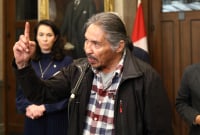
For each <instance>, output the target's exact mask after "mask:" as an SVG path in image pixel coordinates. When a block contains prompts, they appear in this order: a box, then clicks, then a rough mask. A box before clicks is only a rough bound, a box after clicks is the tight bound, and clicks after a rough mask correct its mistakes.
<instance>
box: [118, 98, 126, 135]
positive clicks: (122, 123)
mask: <svg viewBox="0 0 200 135" xmlns="http://www.w3.org/2000/svg"><path fill="white" fill-rule="evenodd" d="M123 109H124V105H123V101H122V100H121V99H120V101H119V117H120V125H121V133H122V135H126V130H125V127H124V115H123V114H124V110H123Z"/></svg>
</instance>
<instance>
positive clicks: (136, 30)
mask: <svg viewBox="0 0 200 135" xmlns="http://www.w3.org/2000/svg"><path fill="white" fill-rule="evenodd" d="M143 37H146V31H145V24H144V15H143V10H142V4H141V3H139V6H138V9H137V13H136V17H135V22H134V26H133V33H132V41H133V42H136V41H138V40H140V39H141V38H143Z"/></svg>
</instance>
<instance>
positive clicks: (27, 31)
mask: <svg viewBox="0 0 200 135" xmlns="http://www.w3.org/2000/svg"><path fill="white" fill-rule="evenodd" d="M29 35H30V24H29V22H26V23H25V29H24V36H25V37H26V39H27V40H29V39H30V36H29Z"/></svg>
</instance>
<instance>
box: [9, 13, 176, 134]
mask: <svg viewBox="0 0 200 135" xmlns="http://www.w3.org/2000/svg"><path fill="white" fill-rule="evenodd" d="M84 36H85V44H84V50H85V53H86V56H87V57H86V58H84V59H78V60H76V61H75V62H74V63H73V64H71V65H70V66H69V67H68V68H64V69H63V70H62V71H61V72H60V73H58V74H57V75H56V76H54V77H53V78H51V79H50V80H46V81H42V80H40V79H39V78H37V76H36V75H35V73H34V71H33V69H32V68H31V66H30V64H29V59H30V57H31V56H32V55H33V53H34V50H35V49H34V48H35V43H34V42H32V41H30V39H29V25H28V24H26V25H25V32H24V35H21V36H20V39H19V41H17V42H16V43H15V45H14V47H13V51H14V56H15V61H14V62H13V66H14V69H15V73H16V78H17V80H19V82H20V84H21V86H22V87H23V89H24V93H25V95H26V96H27V97H28V99H29V100H31V101H33V102H36V103H52V102H56V101H59V100H62V99H64V98H69V97H70V94H71V89H73V88H74V87H78V91H77V92H75V94H72V96H71V97H72V98H73V99H72V100H71V99H70V104H69V108H68V109H69V110H68V111H69V127H68V131H69V135H80V134H83V135H88V134H95V135H113V134H115V135H173V133H172V127H171V110H170V105H169V101H168V98H167V95H166V92H165V90H164V88H163V85H162V82H161V79H160V77H159V75H158V74H157V73H156V71H155V70H154V69H153V68H152V67H150V65H149V64H146V63H145V62H143V61H141V60H139V59H137V58H135V57H134V56H133V55H132V54H131V52H130V50H129V47H128V46H130V44H132V42H130V41H131V40H130V39H129V38H128V36H127V33H126V29H125V26H124V24H123V22H122V20H121V19H120V18H119V17H118V16H117V15H115V14H113V13H105V12H104V13H99V14H96V15H95V16H92V17H91V18H90V19H89V20H88V22H87V23H86V25H85V35H84ZM84 65H88V66H84ZM82 67H85V68H84V70H82ZM79 69H81V70H79ZM82 72H84V75H83V74H82V75H80V74H81V73H82ZM79 76H83V79H82V80H80V79H79ZM78 79H79V81H78V83H76V82H77V80H78ZM79 82H80V83H79ZM77 84H80V85H77ZM36 86H37V87H38V86H40V89H36V88H37V87H36ZM73 91H74V90H73Z"/></svg>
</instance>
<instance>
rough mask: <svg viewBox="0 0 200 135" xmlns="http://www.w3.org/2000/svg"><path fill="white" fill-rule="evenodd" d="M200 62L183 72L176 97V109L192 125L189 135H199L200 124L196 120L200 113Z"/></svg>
mask: <svg viewBox="0 0 200 135" xmlns="http://www.w3.org/2000/svg"><path fill="white" fill-rule="evenodd" d="M199 77H200V63H196V64H193V65H189V66H188V67H187V68H186V69H185V70H184V73H183V76H182V80H181V84H180V89H179V91H178V94H177V97H176V109H177V112H178V113H179V114H180V116H181V117H182V118H183V119H184V120H185V121H186V122H187V124H188V125H189V126H190V131H189V135H199V134H200V125H195V124H194V121H195V118H196V116H197V115H199V114H200V100H199V99H200V93H199V89H200V85H199Z"/></svg>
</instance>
